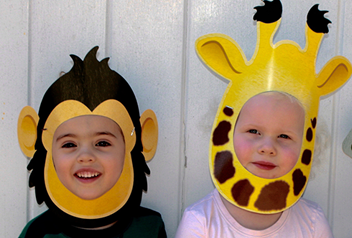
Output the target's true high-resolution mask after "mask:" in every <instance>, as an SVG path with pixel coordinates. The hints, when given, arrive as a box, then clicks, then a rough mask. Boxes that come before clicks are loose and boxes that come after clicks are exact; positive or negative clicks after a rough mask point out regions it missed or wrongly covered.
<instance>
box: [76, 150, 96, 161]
mask: <svg viewBox="0 0 352 238" xmlns="http://www.w3.org/2000/svg"><path fill="white" fill-rule="evenodd" d="M95 160H96V157H95V155H94V153H93V152H92V151H91V150H90V149H88V148H84V149H82V150H81V153H80V154H79V155H78V157H77V161H78V162H79V163H92V162H94V161H95Z"/></svg>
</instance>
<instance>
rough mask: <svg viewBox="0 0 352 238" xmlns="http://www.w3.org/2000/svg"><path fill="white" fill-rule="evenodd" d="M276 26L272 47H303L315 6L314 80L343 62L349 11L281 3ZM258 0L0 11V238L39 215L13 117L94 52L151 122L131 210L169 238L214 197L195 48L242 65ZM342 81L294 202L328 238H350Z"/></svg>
mask: <svg viewBox="0 0 352 238" xmlns="http://www.w3.org/2000/svg"><path fill="white" fill-rule="evenodd" d="M282 3H283V8H284V11H283V18H282V23H281V26H280V28H279V32H278V34H277V36H276V37H275V41H279V40H282V39H291V40H294V41H296V42H297V43H299V44H300V45H301V46H302V47H303V46H304V44H305V36H304V27H305V19H306V14H307V12H308V10H309V9H310V7H311V6H312V5H314V4H315V3H320V9H322V10H324V9H327V10H329V11H330V12H329V13H328V14H327V17H328V18H329V19H330V20H331V21H332V22H333V24H331V25H330V33H329V34H328V35H326V36H325V37H324V40H323V42H322V45H321V49H320V52H319V56H318V60H317V70H319V69H320V68H321V67H322V66H323V65H324V64H325V63H326V62H327V61H328V60H329V59H330V58H332V57H333V56H335V55H337V54H341V55H344V56H346V57H347V58H349V59H350V60H352V46H351V44H350V42H351V41H352V33H351V32H352V24H351V22H352V16H351V14H350V12H352V2H351V1H349V0H319V1H317V0H305V1H303V0H302V1H289V0H282ZM260 4H261V1H259V0H251V1H248V0H173V1H169V0H153V1H142V0H132V1H131V0H129V1H128V0H121V1H112V0H107V1H93V0H88V1H87V0H76V1H59V0H55V1H38V0H33V1H24V0H11V1H10V0H6V1H5V0H4V1H1V2H0V23H1V27H0V49H1V57H0V72H1V75H2V77H1V79H0V82H1V84H0V85H1V89H0V90H1V91H0V119H1V120H0V126H1V129H0V131H1V135H2V136H1V138H0V151H1V152H2V153H1V155H0V174H1V175H0V176H1V177H0V178H1V182H2V183H1V185H0V186H1V190H2V192H1V194H0V204H1V205H0V237H16V236H17V235H18V234H19V233H20V231H21V229H22V228H23V226H24V225H25V224H26V222H27V221H28V219H31V218H33V217H35V216H36V215H38V214H39V213H41V212H42V211H43V210H45V209H46V208H45V206H38V205H37V204H36V201H35V198H34V193H33V190H29V193H28V194H27V191H28V188H27V183H28V182H27V176H28V173H27V171H26V168H25V167H26V164H27V163H28V161H27V159H26V158H25V156H24V155H23V154H22V153H21V151H20V149H19V146H18V143H17V134H16V126H17V125H16V123H17V116H18V113H19V112H20V110H21V108H22V107H23V106H25V105H31V106H32V107H34V108H35V109H36V110H38V108H39V104H40V101H41V98H42V96H43V94H44V92H45V91H46V89H47V88H48V87H49V86H50V85H51V83H53V82H54V81H55V80H56V79H57V78H58V77H59V74H60V72H61V71H64V72H67V71H68V70H69V69H70V68H71V66H72V62H71V58H70V57H69V54H76V55H78V56H80V57H81V58H82V57H84V56H85V54H86V53H87V52H88V51H89V50H90V49H91V48H92V47H93V46H95V45H99V46H100V49H99V52H98V59H103V58H105V57H111V59H110V61H109V62H110V67H111V68H112V69H114V70H116V71H118V72H119V73H120V74H121V75H122V76H124V77H125V78H126V80H127V81H128V82H129V83H130V85H131V86H132V88H133V90H134V91H135V94H136V95H137V100H138V102H139V105H140V111H141V112H142V111H144V110H145V109H148V108H151V109H153V110H154V111H155V113H156V114H157V117H158V120H159V144H158V149H157V153H156V155H155V157H154V159H153V160H152V161H151V162H150V163H149V164H148V165H149V167H150V169H151V175H150V176H149V178H148V183H149V190H148V192H147V193H146V194H144V195H143V202H142V205H143V206H146V207H150V208H152V209H155V210H157V211H159V212H160V213H161V214H162V216H163V218H164V221H165V224H166V228H167V232H168V235H169V237H173V236H174V234H175V231H176V228H177V224H178V221H179V219H180V217H181V215H182V211H183V210H184V209H185V208H186V207H187V206H188V205H190V204H191V203H193V202H195V201H197V200H198V199H200V198H201V197H203V196H204V195H206V194H207V193H208V192H209V191H211V190H212V189H213V185H212V182H211V179H210V175H209V169H208V144H209V138H210V133H211V127H212V123H213V119H214V116H215V113H216V109H217V107H218V104H219V103H220V100H221V98H222V95H223V93H224V90H225V88H226V86H227V82H226V81H223V80H220V79H219V78H218V77H217V76H216V75H214V74H213V73H211V72H210V71H209V70H208V69H207V68H206V67H204V65H203V64H202V63H201V62H200V60H199V59H198V57H197V56H196V54H195V50H194V42H195V40H196V39H197V38H198V37H200V36H202V35H204V34H208V33H214V32H219V33H224V34H227V35H229V36H230V37H232V38H233V39H235V40H236V41H237V42H238V43H239V45H240V46H241V48H242V49H243V50H244V52H245V54H246V56H247V58H251V56H252V54H253V51H254V48H255V43H256V25H255V24H254V22H253V20H252V16H253V14H254V13H255V10H254V9H253V7H254V6H256V5H260ZM351 87H352V81H349V82H348V83H347V85H345V86H344V88H342V89H341V90H339V91H338V92H337V93H335V94H334V95H333V96H330V97H328V98H325V99H323V100H322V102H321V109H320V115H319V121H320V123H321V125H323V127H324V128H325V129H326V131H327V132H328V133H329V134H330V135H331V137H330V141H329V146H328V147H327V149H326V150H324V153H323V155H322V156H321V157H322V159H321V162H320V164H319V166H317V168H316V169H315V170H314V173H315V178H314V180H311V181H310V183H309V185H308V188H307V190H306V192H305V195H304V196H305V197H307V198H309V199H311V200H314V201H316V202H318V203H319V204H320V205H321V206H322V207H323V209H324V211H325V213H326V215H327V217H328V219H329V222H330V224H331V226H332V228H333V231H334V234H335V236H336V237H348V236H349V235H350V234H352V227H351V226H350V225H349V223H350V221H351V218H352V215H351V211H352V203H350V202H349V201H350V199H351V198H352V189H351V188H350V186H349V181H351V179H352V175H351V173H350V170H351V169H352V159H351V158H349V157H347V156H346V155H345V154H344V153H343V152H342V149H341V144H342V141H343V139H344V138H345V136H346V135H347V133H348V131H349V130H350V129H351V128H352V120H350V119H349V118H350V115H352V105H351V102H352V96H351V95H350V93H349V92H350V91H351V90H350V88H351Z"/></svg>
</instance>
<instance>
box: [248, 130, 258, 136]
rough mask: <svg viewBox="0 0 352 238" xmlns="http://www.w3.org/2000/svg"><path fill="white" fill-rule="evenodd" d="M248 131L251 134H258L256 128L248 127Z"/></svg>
mask: <svg viewBox="0 0 352 238" xmlns="http://www.w3.org/2000/svg"><path fill="white" fill-rule="evenodd" d="M248 133H251V134H258V135H259V134H260V133H259V132H258V130H256V129H250V130H248Z"/></svg>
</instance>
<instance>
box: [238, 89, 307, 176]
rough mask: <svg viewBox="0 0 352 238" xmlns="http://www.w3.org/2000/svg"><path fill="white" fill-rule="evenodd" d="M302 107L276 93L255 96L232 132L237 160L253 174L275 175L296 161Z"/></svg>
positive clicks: (248, 103)
mask: <svg viewBox="0 0 352 238" xmlns="http://www.w3.org/2000/svg"><path fill="white" fill-rule="evenodd" d="M304 118H305V117H304V110H303V108H302V107H301V105H299V104H298V103H297V102H296V101H295V100H294V99H291V98H289V96H288V95H283V94H281V93H278V92H269V93H263V94H259V95H256V96H254V97H253V98H251V99H250V100H248V102H247V103H246V104H245V105H244V106H243V108H242V110H241V112H240V114H239V117H238V120H237V123H236V127H235V132H234V148H235V152H236V155H237V158H238V160H239V161H240V162H241V164H242V165H243V166H244V167H245V168H246V169H247V170H248V171H249V172H251V173H252V174H254V175H256V176H258V177H262V178H278V177H281V176H283V175H285V174H287V173H288V172H289V171H290V170H292V168H293V167H294V166H295V165H296V162H297V160H298V157H299V154H300V150H301V145H302V137H303V129H304Z"/></svg>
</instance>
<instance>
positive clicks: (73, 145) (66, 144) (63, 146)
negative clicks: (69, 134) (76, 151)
mask: <svg viewBox="0 0 352 238" xmlns="http://www.w3.org/2000/svg"><path fill="white" fill-rule="evenodd" d="M72 147H76V145H75V144H74V143H72V142H67V143H65V144H63V145H62V148H72Z"/></svg>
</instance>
